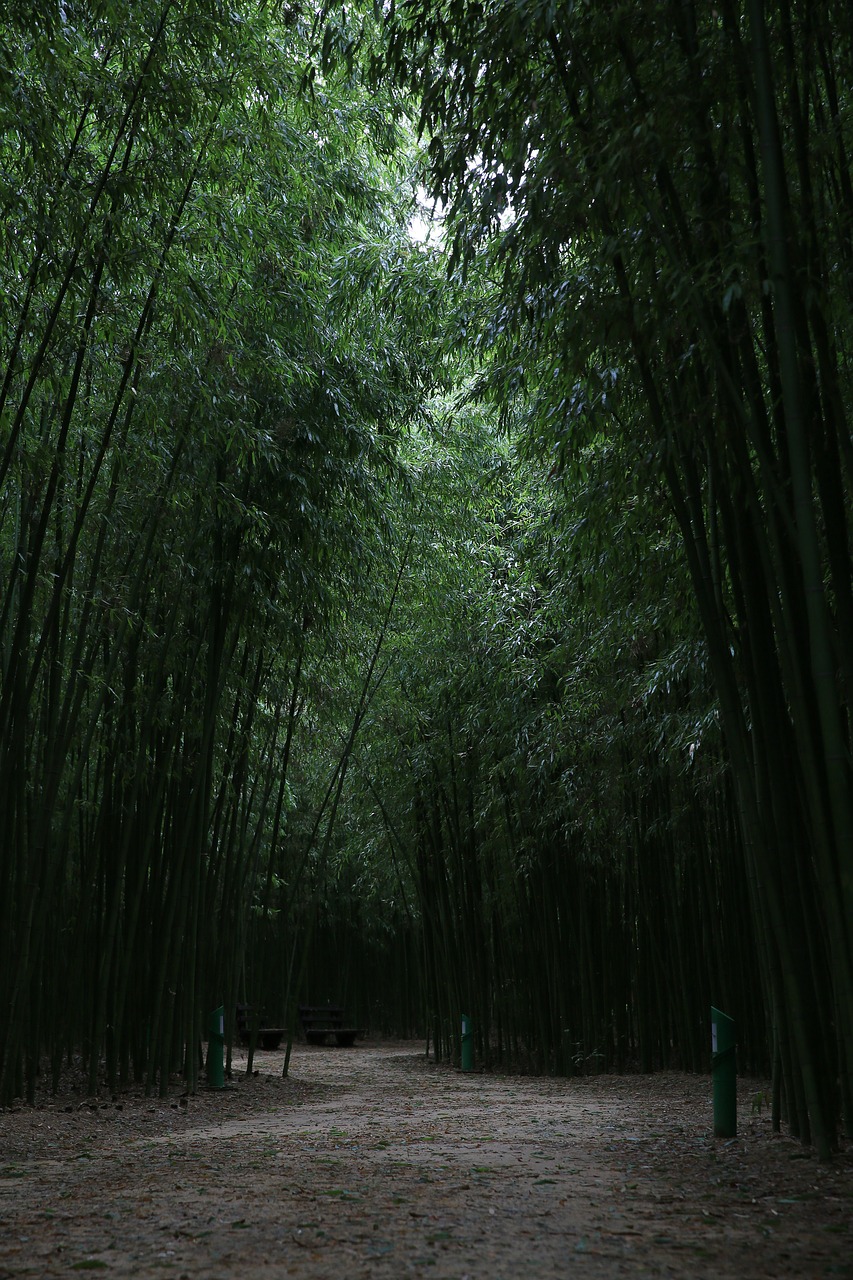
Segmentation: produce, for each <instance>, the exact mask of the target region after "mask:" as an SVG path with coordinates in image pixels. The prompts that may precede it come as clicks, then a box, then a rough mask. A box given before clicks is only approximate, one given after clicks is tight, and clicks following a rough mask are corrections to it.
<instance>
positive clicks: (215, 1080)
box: [207, 1005, 225, 1089]
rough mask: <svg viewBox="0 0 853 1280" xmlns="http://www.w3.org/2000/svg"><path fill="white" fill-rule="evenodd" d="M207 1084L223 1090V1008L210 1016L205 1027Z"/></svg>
mask: <svg viewBox="0 0 853 1280" xmlns="http://www.w3.org/2000/svg"><path fill="white" fill-rule="evenodd" d="M207 1083H208V1085H209V1086H210V1088H211V1089H224V1088H225V1006H224V1005H220V1006H219V1008H218V1009H214V1010H213V1013H212V1014H211V1015H210V1020H209V1022H208V1025H207Z"/></svg>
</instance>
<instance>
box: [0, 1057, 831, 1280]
mask: <svg viewBox="0 0 853 1280" xmlns="http://www.w3.org/2000/svg"><path fill="white" fill-rule="evenodd" d="M242 1065H243V1066H245V1060H244V1062H243V1064H242ZM255 1065H256V1067H257V1068H258V1073H257V1074H256V1075H253V1076H250V1077H248V1078H247V1077H246V1076H245V1075H242V1076H240V1078H239V1079H235V1085H234V1087H233V1088H229V1089H226V1090H224V1091H222V1092H212V1091H205V1092H203V1093H200V1094H199V1095H198V1096H197V1097H192V1098H188V1099H181V1098H180V1096H179V1095H178V1094H177V1093H176V1094H175V1095H174V1096H172V1097H170V1098H168V1099H162V1100H152V1099H146V1098H144V1097H143V1096H142V1095H141V1094H140V1093H138V1092H130V1093H127V1094H123V1095H121V1096H120V1097H117V1098H113V1099H110V1098H108V1097H102V1098H101V1099H100V1100H98V1101H92V1100H88V1099H84V1098H83V1097H82V1096H81V1095H79V1094H78V1095H75V1094H72V1093H66V1094H64V1095H61V1096H59V1097H57V1098H45V1099H44V1100H43V1101H41V1102H40V1103H39V1104H38V1105H37V1106H36V1107H35V1108H30V1107H25V1106H23V1105H21V1106H20V1107H13V1108H12V1109H11V1110H7V1111H6V1112H5V1113H2V1114H0V1224H2V1231H0V1280H8V1278H10V1277H18V1276H66V1275H70V1274H72V1273H76V1272H82V1271H103V1272H105V1273H108V1274H109V1275H111V1276H134V1277H142V1278H145V1277H168V1276H174V1277H175V1278H176V1280H184V1278H185V1280H196V1278H197V1277H198V1278H201V1277H204V1280H232V1278H235V1277H238V1276H239V1277H246V1276H249V1277H253V1276H256V1275H257V1276H263V1277H278V1276H300V1277H305V1278H306V1280H315V1278H316V1280H321V1278H322V1280H326V1277H336V1276H347V1277H350V1276H356V1277H365V1278H367V1277H369V1278H371V1280H372V1278H374V1277H376V1278H377V1280H386V1278H387V1280H390V1278H391V1277H395V1278H396V1277H399V1276H416V1277H419V1276H426V1277H436V1280H451V1278H454V1280H465V1278H466V1277H467V1278H468V1280H487V1278H488V1280H503V1278H506V1280H515V1278H516V1277H519V1276H525V1277H533V1278H534V1280H538V1278H539V1277H542V1278H543V1280H545V1278H548V1280H550V1278H551V1277H561V1280H562V1278H563V1277H567V1276H571V1277H579V1278H581V1280H586V1278H588V1280H598V1278H600V1277H610V1276H622V1275H627V1276H697V1277H706V1276H707V1277H712V1276H713V1277H715V1280H719V1278H720V1277H756V1278H758V1277H783V1276H798V1277H804V1276H809V1277H819V1276H849V1277H853V1150H850V1149H848V1151H847V1152H845V1153H842V1154H841V1156H840V1157H839V1158H838V1159H837V1160H836V1161H835V1162H834V1163H833V1164H831V1165H822V1164H819V1163H818V1161H817V1160H816V1159H815V1158H814V1156H813V1155H811V1154H810V1153H808V1152H807V1151H805V1150H804V1149H802V1148H801V1147H800V1146H799V1145H798V1144H795V1143H793V1142H791V1141H790V1140H789V1139H787V1138H785V1137H779V1136H774V1135H773V1134H771V1132H770V1120H769V1116H768V1114H767V1109H766V1107H765V1106H764V1104H763V1103H764V1100H763V1097H762V1096H761V1095H762V1090H761V1088H760V1086H758V1085H756V1084H755V1083H754V1082H752V1083H750V1082H742V1084H741V1094H740V1097H739V1128H740V1133H739V1136H738V1137H737V1138H736V1139H733V1140H732V1141H729V1142H719V1141H716V1142H715V1141H714V1140H713V1138H712V1136H711V1128H712V1112H711V1085H710V1080H709V1079H708V1078H705V1077H697V1076H687V1075H676V1074H666V1075H657V1076H622V1077H615V1076H597V1077H592V1078H585V1079H579V1080H552V1079H541V1078H534V1077H517V1076H515V1077H512V1076H495V1075H489V1076H485V1075H462V1074H461V1073H459V1072H457V1071H454V1070H453V1069H451V1068H449V1067H445V1066H437V1065H436V1064H434V1063H432V1062H428V1061H427V1060H426V1059H425V1057H424V1055H423V1046H419V1045H417V1044H413V1043H387V1042H385V1043H370V1044H367V1045H364V1046H358V1045H357V1046H355V1047H354V1048H352V1049H333V1048H308V1047H302V1048H299V1047H297V1048H295V1049H294V1054H293V1059H292V1062H291V1074H290V1077H289V1078H288V1079H286V1080H282V1079H281V1074H280V1073H281V1066H282V1054H281V1053H262V1052H261V1053H258V1055H257V1056H256V1060H255ZM240 1066H241V1063H240V1060H239V1057H238V1058H237V1060H236V1061H235V1068H239V1067H240Z"/></svg>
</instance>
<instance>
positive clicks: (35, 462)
mask: <svg viewBox="0 0 853 1280" xmlns="http://www.w3.org/2000/svg"><path fill="white" fill-rule="evenodd" d="M0 36H1V37H2V38H1V39H0V55H2V79H0V118H2V129H0V200H2V204H3V222H2V235H3V258H2V265H0V270H2V272H3V293H2V296H3V303H2V307H0V351H2V357H0V360H2V363H0V572H2V589H1V590H2V595H0V661H2V668H0V669H2V688H1V689H0V833H2V834H0V917H2V919H0V991H1V992H2V997H0V1000H2V1004H0V1055H1V1056H0V1102H3V1103H5V1102H7V1101H8V1100H9V1099H11V1098H13V1097H16V1096H19V1095H27V1096H29V1097H30V1098H32V1097H33V1096H34V1092H35V1088H36V1084H37V1081H38V1079H39V1077H45V1076H47V1077H48V1078H49V1079H50V1080H51V1081H52V1082H53V1084H54V1086H58V1085H59V1082H60V1080H61V1078H62V1074H63V1071H64V1070H65V1069H66V1066H67V1064H68V1063H69V1062H78V1061H79V1062H80V1063H82V1065H83V1068H84V1070H85V1073H86V1079H87V1087H88V1088H89V1089H90V1090H91V1091H93V1092H94V1091H96V1090H97V1089H98V1088H99V1087H102V1086H103V1085H104V1084H106V1085H107V1087H109V1088H111V1089H115V1088H117V1087H119V1085H120V1084H121V1083H122V1082H125V1081H128V1080H130V1079H136V1080H143V1081H145V1084H146V1087H147V1088H149V1089H159V1090H161V1091H163V1092H165V1091H166V1090H167V1089H168V1087H169V1081H170V1078H171V1077H172V1076H173V1075H174V1074H175V1073H179V1074H182V1075H183V1078H184V1080H185V1082H186V1086H187V1087H189V1088H191V1089H192V1088H195V1087H196V1086H197V1082H198V1073H199V1069H200V1065H199V1064H200V1057H199V1046H200V1043H201V1041H202V1038H203V1032H204V1025H205V1016H206V1011H209V1010H210V1009H211V1008H213V1007H215V1006H216V1005H218V1004H220V1003H221V1004H224V1006H225V1008H226V1012H227V1024H228V1038H229V1041H230V1040H231V1039H232V1037H233V1011H234V1009H235V1007H236V1005H237V1003H238V1001H247V1002H248V1003H250V1004H251V1005H252V1006H253V1008H255V1009H256V1010H263V1011H264V1012H266V1014H267V1015H268V1016H270V1017H271V1018H272V1019H273V1021H275V1022H279V1021H281V1020H283V1019H286V1020H288V1021H289V1022H291V1024H292V1018H293V1012H294V1008H295V1005H296V1003H297V1002H298V1001H299V1000H308V1001H312V1002H313V1001H319V1000H332V1001H335V1002H346V1004H347V1007H348V1010H349V1012H350V1015H351V1016H352V1017H353V1018H354V1019H355V1020H356V1021H357V1022H358V1023H359V1024H360V1025H363V1026H371V1027H374V1028H376V1029H385V1030H389V1031H396V1032H399V1033H402V1034H410V1033H414V1032H417V1033H418V1034H421V1035H423V1034H426V1035H427V1036H428V1037H429V1043H430V1045H431V1047H432V1048H433V1050H434V1052H435V1053H436V1055H437V1056H445V1057H453V1056H455V1055H456V1054H457V1053H458V1033H459V1016H460V1013H461V1012H462V1011H463V1010H464V1011H465V1012H467V1013H468V1014H470V1015H471V1016H472V1018H473V1023H474V1027H475V1030H476V1035H477V1055H478V1059H479V1061H480V1063H481V1064H482V1065H483V1066H484V1067H485V1068H487V1069H489V1068H492V1067H496V1066H500V1067H503V1068H511V1069H516V1070H537V1071H545V1072H560V1073H572V1072H578V1071H591V1070H637V1069H639V1070H653V1069H656V1068H658V1067H666V1066H678V1067H682V1068H684V1069H688V1070H695V1071H702V1070H705V1069H707V1066H708V1060H709V1047H708V1026H707V1022H708V1009H709V1005H710V1004H711V1003H712V1002H713V1003H715V1004H718V1005H720V1006H721V1007H723V1008H725V1009H727V1011H728V1012H729V1013H731V1014H732V1015H733V1016H734V1017H735V1019H736V1021H737V1025H738V1038H739V1058H740V1063H741V1067H742V1068H743V1069H747V1070H753V1071H755V1072H758V1073H765V1072H766V1073H768V1074H771V1075H772V1081H773V1109H774V1122H775V1123H776V1124H777V1125H778V1124H779V1123H781V1121H782V1120H785V1121H786V1122H787V1124H788V1126H789V1127H790V1130H791V1131H792V1132H793V1133H794V1134H795V1135H797V1136H799V1137H800V1138H801V1139H802V1140H803V1141H804V1142H806V1143H809V1142H813V1143H814V1144H815V1145H816V1146H817V1148H818V1150H819V1152H820V1153H821V1155H823V1156H828V1155H829V1154H831V1152H832V1150H833V1149H834V1147H835V1145H836V1143H837V1140H838V1136H839V1133H840V1132H841V1131H842V1129H843V1128H845V1129H846V1131H847V1133H848V1134H850V1133H853V850H851V841H852V840H853V814H851V804H853V799H851V797H853V788H851V777H850V772H851V760H850V722H849V721H850V692H849V691H850V685H851V676H853V672H851V669H850V654H851V653H853V635H852V634H851V628H853V581H852V580H851V577H852V575H851V560H850V491H851V458H852V457H853V452H851V440H850V432H849V423H848V420H847V412H846V404H847V401H848V399H849V391H850V388H849V381H850V373H849V368H850V354H851V353H850V350H849V345H850V337H849V334H850V332H851V326H850V323H849V321H850V305H851V299H850V292H849V290H850V279H851V271H850V267H851V261H850V255H851V239H850V232H851V217H853V190H851V177H850V165H849V160H848V155H849V149H850V146H851V141H853V139H851V121H850V92H851V84H850V81H851V75H853V44H851V37H853V29H851V18H850V16H849V13H848V12H847V10H846V8H845V7H844V6H842V5H840V4H838V5H836V4H834V3H830V4H828V5H824V6H821V7H820V12H819V13H818V12H816V11H815V9H814V7H813V6H811V7H810V6H808V5H807V4H805V3H804V2H803V3H800V2H795V0H778V2H774V3H770V2H769V0H767V3H765V2H764V0H745V3H744V4H742V5H737V4H734V3H731V2H730V0H723V2H722V3H720V4H718V5H716V6H715V7H714V8H713V9H708V10H707V11H706V10H705V9H704V8H700V7H699V6H695V5H694V4H693V3H691V0H677V2H676V0H631V2H630V3H629V2H628V0H625V3H622V4H619V5H617V6H616V7H615V8H614V7H612V6H611V7H610V8H607V7H603V6H592V5H589V4H587V3H583V2H582V0H575V2H574V3H566V4H564V5H556V6H555V5H553V4H543V3H538V2H536V0H524V2H522V3H512V4H510V3H507V2H506V0H494V3H492V2H491V0H489V2H488V3H482V2H480V0H476V2H475V0H446V2H440V0H435V2H433V0H404V2H403V3H397V4H392V5H388V6H383V7H381V8H380V9H371V8H368V7H365V8H364V11H363V12H362V11H360V10H359V8H358V7H356V8H354V9H353V8H349V7H348V8H347V9H344V8H343V7H342V6H336V5H331V6H330V7H329V8H328V9H327V10H323V11H319V10H317V11H315V10H313V9H311V10H310V11H309V10H307V9H306V10H303V9H301V8H300V6H299V5H298V4H297V5H286V6H285V5H275V4H273V5H268V4H262V3H254V2H252V0H245V2H243V0H241V2H240V3H238V4H235V5H231V6H229V7H228V8H227V9H226V8H225V7H224V6H220V5H219V4H218V3H216V2H215V0H191V2H190V3H177V2H173V0H159V3H157V2H153V0H152V3H148V0H146V2H145V3H142V4H140V3H133V4H131V3H129V2H127V3H110V4H106V3H94V2H89V3H85V2H83V0H81V2H80V3H76V4H75V3H72V2H71V0H69V3H67V4H64V5H61V6H54V5H43V6H37V7H36V9H35V10H33V8H32V6H27V5H19V6H12V7H11V8H10V10H9V12H8V13H7V15H6V16H5V17H4V18H3V19H2V20H0ZM418 130H419V131H420V132H419V133H418ZM430 202H438V203H437V204H436V205H435V206H434V208H433V218H434V221H433V223H432V229H431V231H430V234H429V238H427V239H426V241H424V240H423V236H422V234H421V232H420V231H416V230H415V229H414V224H413V221H412V220H413V216H414V214H415V211H416V206H417V204H418V203H420V205H421V206H422V209H421V214H420V215H419V217H418V218H417V219H416V222H428V221H429V215H428V211H424V208H423V206H424V205H429V203H430ZM439 215H440V216H439ZM250 1065H251V1064H250Z"/></svg>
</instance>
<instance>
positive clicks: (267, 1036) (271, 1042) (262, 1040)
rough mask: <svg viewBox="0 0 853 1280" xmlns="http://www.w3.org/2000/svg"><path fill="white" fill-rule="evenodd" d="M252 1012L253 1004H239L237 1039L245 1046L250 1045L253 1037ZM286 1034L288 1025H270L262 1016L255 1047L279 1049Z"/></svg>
mask: <svg viewBox="0 0 853 1280" xmlns="http://www.w3.org/2000/svg"><path fill="white" fill-rule="evenodd" d="M251 1012H252V1007H251V1005H248V1004H238V1005H237V1039H238V1040H239V1041H240V1044H242V1045H244V1046H245V1045H248V1044H249V1041H250V1040H251V1038H252V1026H251V1018H250V1015H251ZM286 1034H287V1028H286V1027H268V1026H267V1025H266V1024H265V1023H264V1020H263V1018H262V1019H261V1021H260V1024H259V1026H258V1031H257V1036H256V1038H255V1048H256V1049H268V1050H270V1051H271V1050H273V1049H277V1048H278V1046H279V1045H280V1044H281V1041H282V1037H283V1036H284V1035H286Z"/></svg>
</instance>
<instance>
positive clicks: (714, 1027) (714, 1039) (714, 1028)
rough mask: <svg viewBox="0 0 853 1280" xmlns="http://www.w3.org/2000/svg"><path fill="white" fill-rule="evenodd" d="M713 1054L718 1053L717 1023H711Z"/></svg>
mask: <svg viewBox="0 0 853 1280" xmlns="http://www.w3.org/2000/svg"><path fill="white" fill-rule="evenodd" d="M711 1052H712V1053H716V1052H717V1024H716V1022H712V1023H711Z"/></svg>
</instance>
